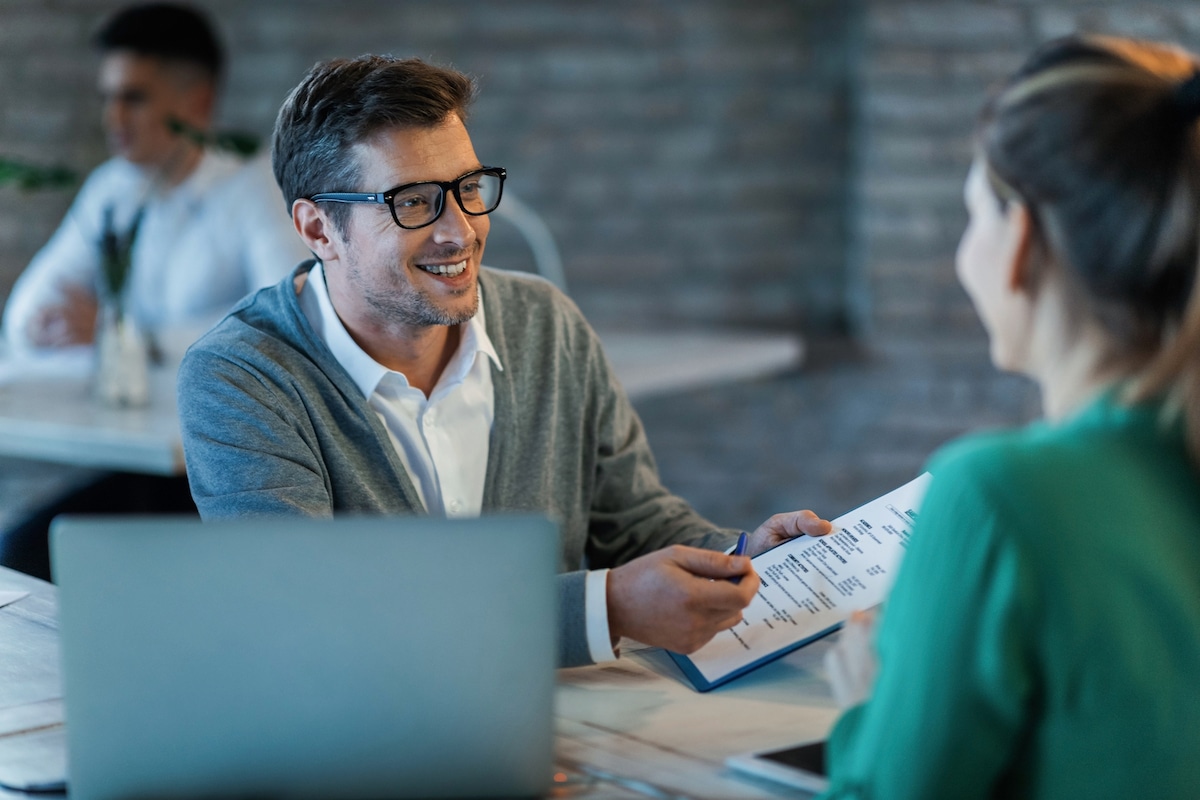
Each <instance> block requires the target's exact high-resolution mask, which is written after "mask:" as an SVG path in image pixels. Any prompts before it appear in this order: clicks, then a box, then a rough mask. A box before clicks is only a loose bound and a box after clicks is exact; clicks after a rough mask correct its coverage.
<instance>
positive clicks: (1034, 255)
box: [1006, 202, 1041, 294]
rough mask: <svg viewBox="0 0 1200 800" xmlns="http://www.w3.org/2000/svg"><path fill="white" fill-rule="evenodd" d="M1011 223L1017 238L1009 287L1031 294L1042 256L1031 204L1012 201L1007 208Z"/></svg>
mask: <svg viewBox="0 0 1200 800" xmlns="http://www.w3.org/2000/svg"><path fill="white" fill-rule="evenodd" d="M1007 216H1008V221H1009V224H1010V225H1011V226H1012V229H1011V235H1012V236H1013V237H1014V238H1015V240H1016V246H1015V247H1013V249H1012V259H1011V260H1010V262H1009V265H1008V279H1007V281H1006V283H1007V285H1008V288H1009V289H1010V290H1011V291H1013V292H1024V293H1026V294H1029V293H1031V292H1032V291H1033V289H1034V288H1035V286H1036V284H1037V276H1038V274H1039V272H1040V270H1039V269H1038V264H1037V259H1038V258H1040V257H1041V248H1040V247H1039V245H1038V236H1037V224H1036V223H1035V222H1034V219H1033V214H1031V213H1030V212H1029V206H1027V205H1025V204H1024V203H1020V202H1010V203H1009V206H1008V210H1007Z"/></svg>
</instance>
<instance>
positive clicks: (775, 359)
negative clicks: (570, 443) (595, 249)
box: [492, 192, 805, 400]
mask: <svg viewBox="0 0 1200 800" xmlns="http://www.w3.org/2000/svg"><path fill="white" fill-rule="evenodd" d="M492 216H493V217H499V218H500V219H503V220H505V221H506V222H507V223H509V224H511V225H512V227H513V229H515V230H516V231H517V232H518V233H519V234H520V236H521V238H522V239H523V240H524V242H525V244H526V245H527V246H528V248H529V250H530V252H531V253H532V255H533V262H534V269H535V271H536V272H537V274H539V275H541V276H542V277H543V278H546V279H547V280H549V281H550V282H551V283H553V284H555V285H556V286H557V287H558V288H559V289H561V290H562V291H563V292H564V293H565V292H566V291H567V278H566V275H565V274H564V272H563V266H562V256H561V255H560V254H559V250H558V244H557V243H556V242H555V240H554V234H553V233H551V231H550V228H549V226H547V225H546V223H545V222H544V221H543V220H542V218H541V216H540V215H539V214H538V213H537V212H536V211H535V210H534V209H533V208H532V207H530V206H529V205H527V204H526V203H525V202H523V201H522V200H520V199H519V198H517V197H514V196H513V195H512V194H511V193H507V192H506V193H505V195H504V200H503V202H501V203H500V205H499V207H498V208H497V209H496V210H495V211H493V212H492ZM597 333H598V335H599V336H600V340H601V341H602V342H603V343H604V351H605V353H607V355H608V358H609V361H611V362H612V365H613V369H614V370H615V371H616V373H617V377H618V378H619V379H620V381H621V384H622V385H623V386H624V387H625V391H626V392H627V393H628V394H629V396H630V397H631V398H633V399H635V400H636V399H640V398H643V397H647V396H650V395H660V394H670V393H672V392H680V391H686V390H689V389H697V388H701V387H704V386H710V385H713V384H720V383H730V382H733V381H738V380H754V379H757V378H763V377H767V376H770V375H773V374H777V373H779V372H783V371H787V370H789V369H797V368H799V367H800V365H801V364H803V363H804V355H805V347H804V340H803V339H802V338H801V337H800V336H798V335H796V334H791V333H769V332H762V331H738V330H728V329H726V330H721V329H719V328H712V327H703V328H687V329H668V330H655V331H651V330H643V331H637V330H629V329H628V328H625V327H621V328H620V329H606V328H603V327H600V328H598V330H597Z"/></svg>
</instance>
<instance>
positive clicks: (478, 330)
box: [300, 261, 504, 397]
mask: <svg viewBox="0 0 1200 800" xmlns="http://www.w3.org/2000/svg"><path fill="white" fill-rule="evenodd" d="M479 291H480V299H479V310H478V311H476V312H475V316H473V317H471V319H469V320H468V321H467V322H466V324H465V326H464V327H463V330H462V337H461V339H460V340H459V343H458V350H456V351H455V353H454V357H453V358H451V359H450V363H449V364H447V365H446V371H445V372H444V373H443V374H442V377H441V378H440V379H439V380H438V388H440V387H442V386H443V385H452V384H454V383H460V382H462V380H463V379H464V378H465V377H466V375H467V373H468V372H469V371H470V369H471V367H472V366H473V365H474V363H475V360H476V358H477V357H478V356H479V355H480V354H483V355H484V356H486V357H488V358H490V359H491V360H492V363H493V364H495V365H496V368H497V369H499V370H501V371H503V370H504V366H503V365H502V364H501V363H500V356H499V355H498V354H497V353H496V348H495V347H493V346H492V340H491V338H490V337H489V336H488V334H487V325H486V321H485V319H484V313H483V295H482V291H483V290H482V287H481V288H480V290H479ZM314 306H315V307H314ZM300 307H301V308H302V309H303V310H304V315H305V316H306V317H308V321H309V323H310V324H311V325H312V326H313V329H314V330H315V331H316V332H317V335H318V336H320V337H321V339H322V340H323V341H324V342H325V344H326V345H327V346H328V347H329V350H330V352H332V353H333V357H334V358H335V359H337V362H338V363H339V364H341V365H342V368H343V369H345V370H346V372H347V373H349V374H350V378H351V380H353V381H354V383H355V385H356V386H358V388H359V391H361V392H362V393H363V397H370V396H371V395H372V394H374V393H375V389H376V387H377V386H378V385H379V382H380V381H381V380H383V378H384V377H385V376H386V375H389V374H392V375H397V376H399V378H400V379H401V380H403V381H404V384H405V385H406V386H407V385H408V378H407V377H405V376H404V374H403V373H400V372H395V371H394V370H390V369H388V368H387V367H385V366H383V365H382V364H380V363H379V362H378V361H376V360H375V359H373V358H371V357H370V356H369V355H367V354H366V353H365V352H364V351H363V349H362V348H361V347H359V346H358V343H357V342H355V341H354V339H353V338H352V337H351V336H350V334H349V332H348V331H347V330H346V326H345V325H343V324H342V320H341V319H340V318H339V317H338V315H337V312H336V311H334V309H333V303H332V302H331V301H330V299H329V288H328V287H327V286H326V285H325V268H324V265H323V264H322V263H321V262H320V261H318V262H317V263H316V264H315V265H314V266H313V268H312V269H311V270H310V271H309V273H308V279H307V280H306V281H305V282H304V288H303V289H301V291H300Z"/></svg>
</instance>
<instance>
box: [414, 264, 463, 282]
mask: <svg viewBox="0 0 1200 800" xmlns="http://www.w3.org/2000/svg"><path fill="white" fill-rule="evenodd" d="M417 266H418V267H420V268H421V269H423V270H425V271H426V272H429V273H432V274H434V275H445V276H446V277H448V278H453V277H456V276H458V275H461V274H463V271H464V270H465V269H466V268H467V261H466V259H463V260H462V261H459V262H458V263H457V264H417Z"/></svg>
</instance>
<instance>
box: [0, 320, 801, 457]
mask: <svg viewBox="0 0 1200 800" xmlns="http://www.w3.org/2000/svg"><path fill="white" fill-rule="evenodd" d="M600 336H601V340H602V341H603V342H604V347H605V351H606V352H607V353H608V356H609V359H610V360H611V361H612V364H613V368H614V369H615V370H616V373H617V377H618V378H620V380H621V383H622V384H623V385H624V387H625V390H626V392H628V394H629V396H630V398H632V399H633V400H634V401H635V402H636V401H637V400H639V399H642V398H645V397H649V396H653V395H661V394H666V393H670V392H679V391H686V390H689V389H695V388H697V387H699V386H704V385H712V384H720V383H726V382H732V381H737V380H747V379H752V378H758V377H762V376H765V375H770V374H772V373H775V372H779V371H782V370H786V369H791V368H795V367H798V366H799V365H800V364H801V362H802V361H803V358H804V343H803V341H802V340H801V339H800V338H799V337H797V336H795V335H791V334H769V333H754V332H735V331H717V330H710V329H696V330H671V331H663V332H647V331H616V330H611V331H604V332H602V333H601V334H600ZM90 368H91V365H90V362H89V361H88V359H87V357H86V353H83V352H78V353H75V354H66V355H65V356H64V357H62V358H59V359H57V360H51V361H43V362H25V363H19V362H13V361H7V362H5V361H0V455H2V456H15V457H19V458H32V459H37V460H41V461H55V462H59V463H64V464H71V465H73V466H77V467H93V468H98V469H108V470H120V471H126V472H139V473H144V474H149V475H183V474H184V462H183V445H182V439H181V434H180V429H179V418H178V411H177V407H176V402H175V373H176V366H175V365H171V366H164V367H156V368H153V369H151V372H150V403H149V405H147V406H146V407H144V408H111V407H107V406H104V405H102V404H101V403H100V402H98V401H97V400H96V399H95V398H93V397H92V393H91V391H92V390H91V379H90V377H89V371H90Z"/></svg>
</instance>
